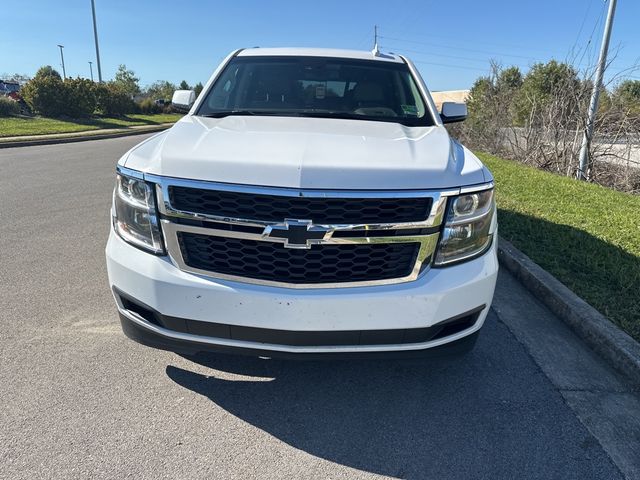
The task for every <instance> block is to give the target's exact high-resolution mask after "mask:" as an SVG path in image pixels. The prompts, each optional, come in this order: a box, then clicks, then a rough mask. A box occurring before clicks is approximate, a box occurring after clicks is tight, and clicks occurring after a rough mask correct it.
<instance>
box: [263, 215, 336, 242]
mask: <svg viewBox="0 0 640 480" xmlns="http://www.w3.org/2000/svg"><path fill="white" fill-rule="evenodd" d="M330 233H331V231H330V230H329V229H327V228H325V227H319V226H316V225H314V224H313V222H312V221H311V220H297V219H293V218H285V220H284V223H278V224H275V225H269V226H267V227H266V228H265V229H264V232H262V236H263V237H270V238H282V239H284V246H285V248H305V249H309V248H311V245H313V244H318V243H322V241H323V240H325V239H327V238H328V237H329V236H330Z"/></svg>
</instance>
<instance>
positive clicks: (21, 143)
mask: <svg viewBox="0 0 640 480" xmlns="http://www.w3.org/2000/svg"><path fill="white" fill-rule="evenodd" d="M172 125H173V123H163V124H160V125H151V126H148V127H147V126H144V127H137V128H136V127H129V128H128V129H122V130H116V131H109V132H106V133H100V130H90V132H91V133H87V132H78V133H72V134H60V136H55V135H52V136H47V137H46V138H30V139H28V140H15V141H13V140H12V141H6V142H4V141H2V139H1V138H0V148H13V147H32V146H34V145H55V144H57V143H73V142H85V141H87V140H103V139H107V138H118V137H128V136H130V135H142V134H144V133H154V132H160V131H162V130H166V129H167V128H170V127H171V126H172ZM93 132H96V133H93Z"/></svg>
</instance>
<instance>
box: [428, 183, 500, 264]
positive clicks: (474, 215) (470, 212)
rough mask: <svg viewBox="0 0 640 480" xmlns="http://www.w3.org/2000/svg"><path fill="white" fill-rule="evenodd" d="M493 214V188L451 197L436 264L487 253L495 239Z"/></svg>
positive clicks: (460, 260) (459, 260) (469, 258)
mask: <svg viewBox="0 0 640 480" xmlns="http://www.w3.org/2000/svg"><path fill="white" fill-rule="evenodd" d="M494 214H495V201H494V199H493V189H490V190H483V191H480V192H473V193H465V194H462V195H458V196H457V197H452V198H451V199H450V200H449V204H448V206H447V215H446V221H445V225H444V230H443V232H442V237H440V241H439V243H438V249H437V251H436V257H435V261H434V265H435V266H444V265H448V264H451V263H457V262H462V261H465V260H471V259H472V258H475V257H477V256H480V255H482V254H483V253H485V251H486V250H487V249H488V248H489V246H490V245H491V241H492V233H490V229H491V221H492V220H493V215H494Z"/></svg>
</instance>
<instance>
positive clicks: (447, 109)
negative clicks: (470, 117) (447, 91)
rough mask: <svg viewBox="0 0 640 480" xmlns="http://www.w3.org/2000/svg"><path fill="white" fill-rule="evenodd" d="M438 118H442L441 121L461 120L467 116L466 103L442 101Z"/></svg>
mask: <svg viewBox="0 0 640 480" xmlns="http://www.w3.org/2000/svg"><path fill="white" fill-rule="evenodd" d="M440 118H441V119H442V123H455V122H462V121H463V120H465V119H466V118H467V104H466V103H456V102H442V107H441V108H440Z"/></svg>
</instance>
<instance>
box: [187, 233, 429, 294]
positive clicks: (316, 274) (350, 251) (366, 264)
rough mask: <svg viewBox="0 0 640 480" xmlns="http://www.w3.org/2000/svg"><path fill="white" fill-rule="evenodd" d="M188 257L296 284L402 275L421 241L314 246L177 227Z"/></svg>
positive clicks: (204, 266) (210, 267)
mask: <svg viewBox="0 0 640 480" xmlns="http://www.w3.org/2000/svg"><path fill="white" fill-rule="evenodd" d="M178 241H179V243H180V249H181V252H182V257H183V259H184V262H185V263H186V264H187V265H188V266H190V267H191V268H197V269H200V270H206V271H210V272H214V273H221V274H226V275H236V276H240V277H245V278H253V279H259V280H268V281H278V282H286V283H294V284H309V283H342V282H358V281H369V280H384V279H391V278H400V277H404V276H407V275H409V274H410V273H411V271H412V269H413V266H414V264H415V262H416V257H417V254H418V250H419V247H420V244H419V243H380V244H346V245H331V244H324V245H314V246H313V247H312V248H311V249H309V250H297V249H290V248H284V246H283V244H281V243H273V242H261V241H255V240H244V239H235V238H226V237H215V236H209V235H199V234H195V233H187V232H178Z"/></svg>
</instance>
